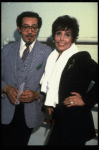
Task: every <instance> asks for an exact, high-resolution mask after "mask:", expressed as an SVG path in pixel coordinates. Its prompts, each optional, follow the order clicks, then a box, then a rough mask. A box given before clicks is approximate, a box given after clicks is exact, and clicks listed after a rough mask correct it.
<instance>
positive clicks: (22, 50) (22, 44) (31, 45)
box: [19, 38, 36, 58]
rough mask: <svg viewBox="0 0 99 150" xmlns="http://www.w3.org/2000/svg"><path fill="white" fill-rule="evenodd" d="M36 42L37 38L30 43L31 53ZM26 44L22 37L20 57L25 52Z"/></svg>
mask: <svg viewBox="0 0 99 150" xmlns="http://www.w3.org/2000/svg"><path fill="white" fill-rule="evenodd" d="M35 42H36V39H35V41H34V42H33V43H32V44H30V46H29V53H30V52H31V50H32V49H33V47H34V44H35ZM25 44H26V43H25V42H24V41H23V39H22V38H21V44H20V50H19V55H20V58H21V57H22V55H23V52H24V50H25V49H26V45H25Z"/></svg>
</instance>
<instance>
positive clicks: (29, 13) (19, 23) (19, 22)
mask: <svg viewBox="0 0 99 150" xmlns="http://www.w3.org/2000/svg"><path fill="white" fill-rule="evenodd" d="M24 17H30V18H37V20H38V28H41V26H42V19H41V17H40V16H39V15H38V14H37V13H35V12H32V11H26V12H23V13H21V14H20V15H19V16H18V17H17V19H16V24H17V26H19V28H21V26H22V19H23V18H24Z"/></svg>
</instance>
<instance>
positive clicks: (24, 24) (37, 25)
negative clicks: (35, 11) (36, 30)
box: [23, 24, 38, 26]
mask: <svg viewBox="0 0 99 150" xmlns="http://www.w3.org/2000/svg"><path fill="white" fill-rule="evenodd" d="M23 25H28V26H29V24H23ZM33 25H37V26H38V24H32V26H33Z"/></svg>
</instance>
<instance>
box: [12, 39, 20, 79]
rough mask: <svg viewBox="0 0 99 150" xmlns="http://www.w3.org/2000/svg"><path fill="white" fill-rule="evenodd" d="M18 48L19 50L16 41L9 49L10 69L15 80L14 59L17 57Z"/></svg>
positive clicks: (18, 42) (18, 44)
mask: <svg viewBox="0 0 99 150" xmlns="http://www.w3.org/2000/svg"><path fill="white" fill-rule="evenodd" d="M19 48H20V41H17V42H15V43H14V44H13V46H12V47H11V53H10V60H11V67H12V70H13V72H14V74H15V77H16V78H17V73H16V71H17V68H16V60H17V59H16V58H17V55H18V51H19Z"/></svg>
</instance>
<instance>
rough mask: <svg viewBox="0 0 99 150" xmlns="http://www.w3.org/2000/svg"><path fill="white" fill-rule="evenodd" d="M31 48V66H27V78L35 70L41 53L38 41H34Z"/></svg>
mask: <svg viewBox="0 0 99 150" xmlns="http://www.w3.org/2000/svg"><path fill="white" fill-rule="evenodd" d="M32 50H33V58H32V62H31V66H30V68H29V74H28V77H27V80H28V79H29V78H30V76H31V75H32V74H33V72H34V71H35V68H36V67H37V64H38V61H40V57H41V55H42V53H43V51H42V48H41V46H40V43H39V42H38V41H36V43H35V45H34V47H33V49H32Z"/></svg>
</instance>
